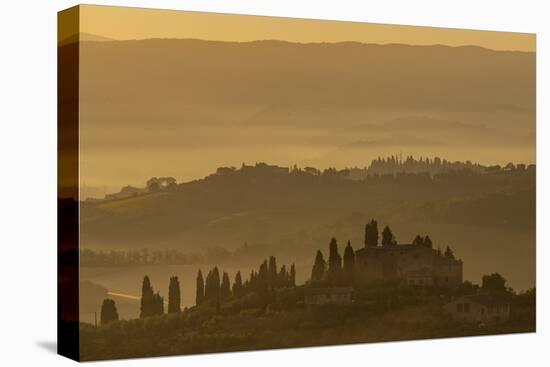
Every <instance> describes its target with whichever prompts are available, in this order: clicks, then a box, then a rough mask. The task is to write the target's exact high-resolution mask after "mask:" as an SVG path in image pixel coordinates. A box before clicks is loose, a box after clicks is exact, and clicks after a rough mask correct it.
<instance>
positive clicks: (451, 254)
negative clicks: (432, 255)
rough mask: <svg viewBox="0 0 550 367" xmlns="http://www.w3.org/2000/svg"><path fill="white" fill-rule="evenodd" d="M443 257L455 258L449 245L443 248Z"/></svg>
mask: <svg viewBox="0 0 550 367" xmlns="http://www.w3.org/2000/svg"><path fill="white" fill-rule="evenodd" d="M445 257H446V258H449V259H453V260H454V258H455V255H454V253H453V250H451V248H450V247H449V246H447V248H446V249H445Z"/></svg>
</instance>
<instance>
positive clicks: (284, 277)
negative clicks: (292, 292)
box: [278, 265, 290, 288]
mask: <svg viewBox="0 0 550 367" xmlns="http://www.w3.org/2000/svg"><path fill="white" fill-rule="evenodd" d="M278 278H279V279H278V286H279V287H285V288H286V287H288V286H289V282H290V275H289V274H288V271H287V270H286V265H283V266H281V270H280V271H279V276H278Z"/></svg>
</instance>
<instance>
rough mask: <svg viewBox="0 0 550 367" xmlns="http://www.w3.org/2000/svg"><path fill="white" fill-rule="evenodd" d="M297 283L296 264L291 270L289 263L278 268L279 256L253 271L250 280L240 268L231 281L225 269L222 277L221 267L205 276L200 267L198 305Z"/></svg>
mask: <svg viewBox="0 0 550 367" xmlns="http://www.w3.org/2000/svg"><path fill="white" fill-rule="evenodd" d="M295 286H296V267H295V265H294V264H292V265H291V266H290V270H287V267H286V265H282V266H281V267H280V268H278V267H277V259H276V258H275V256H270V257H269V260H267V259H265V260H264V261H263V262H262V263H261V264H260V266H259V268H258V270H257V271H256V270H252V271H251V272H250V276H249V278H248V279H246V280H245V281H243V277H242V274H241V271H240V270H239V271H237V273H236V274H235V279H234V280H233V284H232V285H231V282H230V280H229V275H228V274H227V273H226V272H223V273H222V275H221V276H220V270H219V269H218V267H217V266H215V267H214V268H212V269H211V270H210V271H209V272H208V274H207V275H206V279H205V278H204V277H203V274H202V270H201V269H199V271H198V274H197V282H196V297H195V303H196V305H197V306H199V305H201V304H204V303H215V304H216V305H219V303H220V302H221V301H223V300H227V299H229V298H231V297H242V296H244V295H246V294H248V293H251V292H257V293H258V294H260V295H266V294H267V293H269V291H271V290H273V289H277V288H289V287H295Z"/></svg>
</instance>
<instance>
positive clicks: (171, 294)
mask: <svg viewBox="0 0 550 367" xmlns="http://www.w3.org/2000/svg"><path fill="white" fill-rule="evenodd" d="M175 312H181V294H180V282H179V279H178V277H176V276H174V277H171V278H170V285H169V286H168V313H175Z"/></svg>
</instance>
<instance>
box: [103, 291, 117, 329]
mask: <svg viewBox="0 0 550 367" xmlns="http://www.w3.org/2000/svg"><path fill="white" fill-rule="evenodd" d="M116 320H118V311H117V309H116V305H115V301H113V300H112V299H110V298H107V299H104V300H103V304H102V305H101V325H106V324H108V323H109V322H111V321H116Z"/></svg>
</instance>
